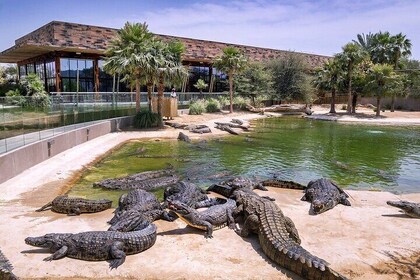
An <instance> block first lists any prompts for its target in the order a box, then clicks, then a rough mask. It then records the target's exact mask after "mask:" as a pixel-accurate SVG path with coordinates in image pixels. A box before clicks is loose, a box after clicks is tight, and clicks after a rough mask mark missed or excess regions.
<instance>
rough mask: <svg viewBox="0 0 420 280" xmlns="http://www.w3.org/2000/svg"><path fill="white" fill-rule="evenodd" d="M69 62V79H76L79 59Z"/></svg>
mask: <svg viewBox="0 0 420 280" xmlns="http://www.w3.org/2000/svg"><path fill="white" fill-rule="evenodd" d="M69 62H70V71H69V77H73V78H76V75H77V59H69Z"/></svg>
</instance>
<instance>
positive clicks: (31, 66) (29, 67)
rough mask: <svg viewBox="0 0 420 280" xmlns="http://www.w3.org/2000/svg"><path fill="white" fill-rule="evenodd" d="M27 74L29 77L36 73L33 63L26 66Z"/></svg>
mask: <svg viewBox="0 0 420 280" xmlns="http://www.w3.org/2000/svg"><path fill="white" fill-rule="evenodd" d="M26 73H27V74H28V75H29V74H31V73H35V66H34V64H33V63H30V64H27V65H26Z"/></svg>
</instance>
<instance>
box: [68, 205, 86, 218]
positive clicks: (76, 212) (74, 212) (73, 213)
mask: <svg viewBox="0 0 420 280" xmlns="http://www.w3.org/2000/svg"><path fill="white" fill-rule="evenodd" d="M81 213H82V211H80V208H79V207H75V208H72V209H71V210H70V212H69V213H68V214H67V216H79V215H80V214H81Z"/></svg>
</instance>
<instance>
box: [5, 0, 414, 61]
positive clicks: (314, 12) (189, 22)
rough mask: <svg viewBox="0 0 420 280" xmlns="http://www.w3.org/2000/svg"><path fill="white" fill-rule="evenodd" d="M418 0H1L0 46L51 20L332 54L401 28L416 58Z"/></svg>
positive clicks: (398, 31)
mask: <svg viewBox="0 0 420 280" xmlns="http://www.w3.org/2000/svg"><path fill="white" fill-rule="evenodd" d="M419 13H420V1H419V0H411V1H410V0H406V1H404V0H371V1H370V0H352V1H341V0H320V1H311V0H306V1H303V0H284V1H282V0H278V1H273V0H243V1H229V0H215V1H212V0H206V1H201V0H185V1H181V0H138V1H135V0H126V1H125V0H115V1H111V0H100V1H97V0H84V1H80V0H70V1H64V0H54V1H47V0H31V1H28V0H0V51H3V50H5V49H7V48H9V47H12V46H13V45H14V40H15V39H17V38H19V37H21V36H24V35H26V34H27V33H29V32H31V31H34V30H35V29H37V28H39V27H41V26H42V25H44V24H46V23H48V22H50V21H53V20H57V21H68V22H74V23H82V24H90V25H98V26H106V27H113V28H121V27H122V26H123V25H124V23H125V22H127V21H130V22H146V23H147V24H148V26H149V30H150V31H151V32H153V33H159V34H166V35H174V36H181V37H190V38H196V39H204V40H212V41H221V42H227V43H236V44H243V45H250V46H257V47H266V48H273V49H281V50H291V51H298V52H305V53H312V54H321V55H328V56H331V55H334V54H335V53H339V52H340V51H341V47H342V46H344V45H345V44H346V43H348V42H351V41H352V40H353V39H356V36H357V34H361V33H365V34H366V33H369V32H372V33H376V32H378V31H389V32H390V33H391V34H397V33H400V32H402V33H403V34H405V35H406V36H407V38H408V39H410V40H411V42H412V45H413V46H412V57H411V58H414V59H418V60H420V15H419Z"/></svg>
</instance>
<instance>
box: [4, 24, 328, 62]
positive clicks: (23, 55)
mask: <svg viewBox="0 0 420 280" xmlns="http://www.w3.org/2000/svg"><path fill="white" fill-rule="evenodd" d="M117 32H118V29H113V28H107V27H100V26H92V25H83V24H77V23H68V22H60V21H52V22H50V23H48V24H46V25H44V26H42V27H40V28H38V29H37V30H35V31H33V32H31V33H29V34H27V35H25V36H23V37H21V38H19V39H17V40H16V41H15V46H13V47H11V48H9V49H7V50H5V51H3V52H1V53H0V62H5V63H17V62H19V61H23V60H26V59H30V58H33V57H36V56H39V55H43V54H46V53H49V52H52V51H67V52H81V53H94V54H104V52H105V50H106V48H107V47H108V45H109V42H110V40H111V39H112V38H113V37H115V35H116V33H117ZM155 35H156V36H158V37H160V38H162V39H163V40H172V39H177V40H179V41H181V42H183V43H184V44H185V47H186V51H185V54H184V55H183V60H184V61H187V62H188V61H191V62H205V63H210V62H211V61H213V59H214V58H215V57H217V56H219V55H220V54H221V52H222V49H223V48H225V47H227V46H234V47H237V48H239V49H240V50H242V52H243V53H244V54H245V55H246V56H247V57H248V58H249V59H250V60H254V61H263V60H268V59H273V58H277V57H283V56H285V55H286V54H288V53H290V51H284V50H275V49H268V48H259V47H252V46H244V45H237V44H229V43H222V42H214V41H206V40H198V39H191V38H183V37H176V36H169V35H160V34H155ZM297 54H298V55H301V56H303V58H304V59H305V60H306V62H307V63H308V64H309V66H310V67H311V68H313V67H317V66H321V65H322V64H323V63H324V62H325V61H326V60H327V59H329V57H327V56H322V55H314V54H306V53H297Z"/></svg>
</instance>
